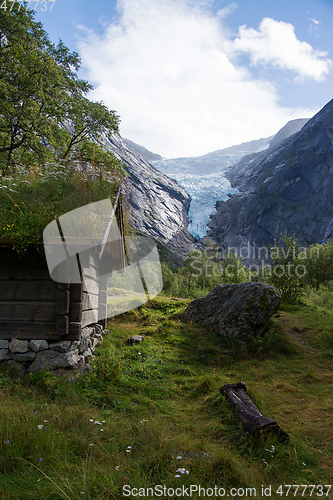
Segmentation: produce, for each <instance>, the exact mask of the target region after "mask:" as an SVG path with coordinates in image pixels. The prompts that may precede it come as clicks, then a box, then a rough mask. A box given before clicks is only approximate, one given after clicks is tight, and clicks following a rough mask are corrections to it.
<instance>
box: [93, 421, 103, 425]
mask: <svg viewBox="0 0 333 500" xmlns="http://www.w3.org/2000/svg"><path fill="white" fill-rule="evenodd" d="M94 424H97V425H102V423H101V422H99V421H98V420H95V422H94Z"/></svg>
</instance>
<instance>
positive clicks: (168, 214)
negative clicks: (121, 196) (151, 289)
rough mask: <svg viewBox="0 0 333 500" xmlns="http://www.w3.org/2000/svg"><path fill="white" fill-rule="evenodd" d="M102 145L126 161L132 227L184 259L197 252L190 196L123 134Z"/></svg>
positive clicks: (110, 137) (127, 193)
mask: <svg viewBox="0 0 333 500" xmlns="http://www.w3.org/2000/svg"><path fill="white" fill-rule="evenodd" d="M102 145H103V147H104V148H106V149H107V150H109V151H112V152H113V153H114V155H115V156H116V157H117V158H119V159H120V160H121V161H122V162H123V164H124V165H125V167H126V170H127V172H128V174H129V177H128V179H127V180H126V183H125V197H126V200H127V202H128V204H129V208H130V215H131V217H130V224H131V225H132V226H133V227H134V228H136V229H138V230H139V231H141V232H142V233H144V234H147V235H149V236H152V237H153V238H154V239H156V240H157V241H159V242H160V243H162V244H163V245H165V246H166V247H167V248H168V249H169V250H171V252H173V253H174V254H175V255H176V256H177V257H178V258H179V259H184V257H185V256H186V254H187V252H189V251H193V250H194V249H195V247H194V238H193V237H192V236H191V235H190V233H189V232H188V231H187V228H188V224H189V222H188V217H187V213H188V209H189V206H190V201H191V199H190V197H189V195H188V194H187V193H186V192H185V191H184V189H182V188H181V187H180V186H178V184H177V183H176V182H175V181H173V180H172V179H169V177H167V176H166V175H164V174H162V173H161V172H159V171H158V170H156V168H154V167H152V166H151V165H150V164H149V163H148V162H146V161H145V160H144V159H143V158H142V157H141V156H140V155H138V154H137V153H136V152H135V151H134V150H133V149H132V148H131V147H130V146H129V145H128V144H126V142H125V141H124V140H123V139H122V137H121V136H120V135H118V134H113V135H111V136H104V137H103V142H102Z"/></svg>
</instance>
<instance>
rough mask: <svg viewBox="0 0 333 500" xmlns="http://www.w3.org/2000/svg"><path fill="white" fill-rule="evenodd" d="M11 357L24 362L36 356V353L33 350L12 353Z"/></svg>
mask: <svg viewBox="0 0 333 500" xmlns="http://www.w3.org/2000/svg"><path fill="white" fill-rule="evenodd" d="M12 358H13V359H14V360H15V361H19V362H20V363H26V362H28V361H33V360H34V359H35V358H36V353H35V352H34V351H28V352H23V353H20V352H17V353H12Z"/></svg>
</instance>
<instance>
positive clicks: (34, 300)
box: [0, 248, 81, 340]
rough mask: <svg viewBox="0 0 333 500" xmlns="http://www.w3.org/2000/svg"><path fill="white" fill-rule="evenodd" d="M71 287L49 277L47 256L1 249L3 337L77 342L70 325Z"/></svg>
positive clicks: (77, 327) (78, 332)
mask: <svg viewBox="0 0 333 500" xmlns="http://www.w3.org/2000/svg"><path fill="white" fill-rule="evenodd" d="M69 309H70V287H69V285H68V284H67V283H56V282H55V281H53V280H52V279H51V278H50V275H49V271H48V268H47V263H46V259H45V256H43V255H39V254H38V253H37V252H36V251H31V252H27V253H26V254H24V256H19V255H17V254H16V253H15V252H13V251H10V250H9V249H6V248H1V249H0V338H1V339H8V340H10V339H12V338H18V339H45V340H61V339H62V340H64V339H66V340H77V339H79V338H80V335H81V328H80V325H77V324H73V325H71V324H70V322H69Z"/></svg>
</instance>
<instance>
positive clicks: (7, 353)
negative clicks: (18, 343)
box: [0, 349, 11, 361]
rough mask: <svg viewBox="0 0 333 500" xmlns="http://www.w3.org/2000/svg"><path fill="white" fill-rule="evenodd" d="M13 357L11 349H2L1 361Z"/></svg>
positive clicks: (0, 353)
mask: <svg viewBox="0 0 333 500" xmlns="http://www.w3.org/2000/svg"><path fill="white" fill-rule="evenodd" d="M7 359H11V354H10V350H9V349H0V361H5V360H7Z"/></svg>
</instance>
